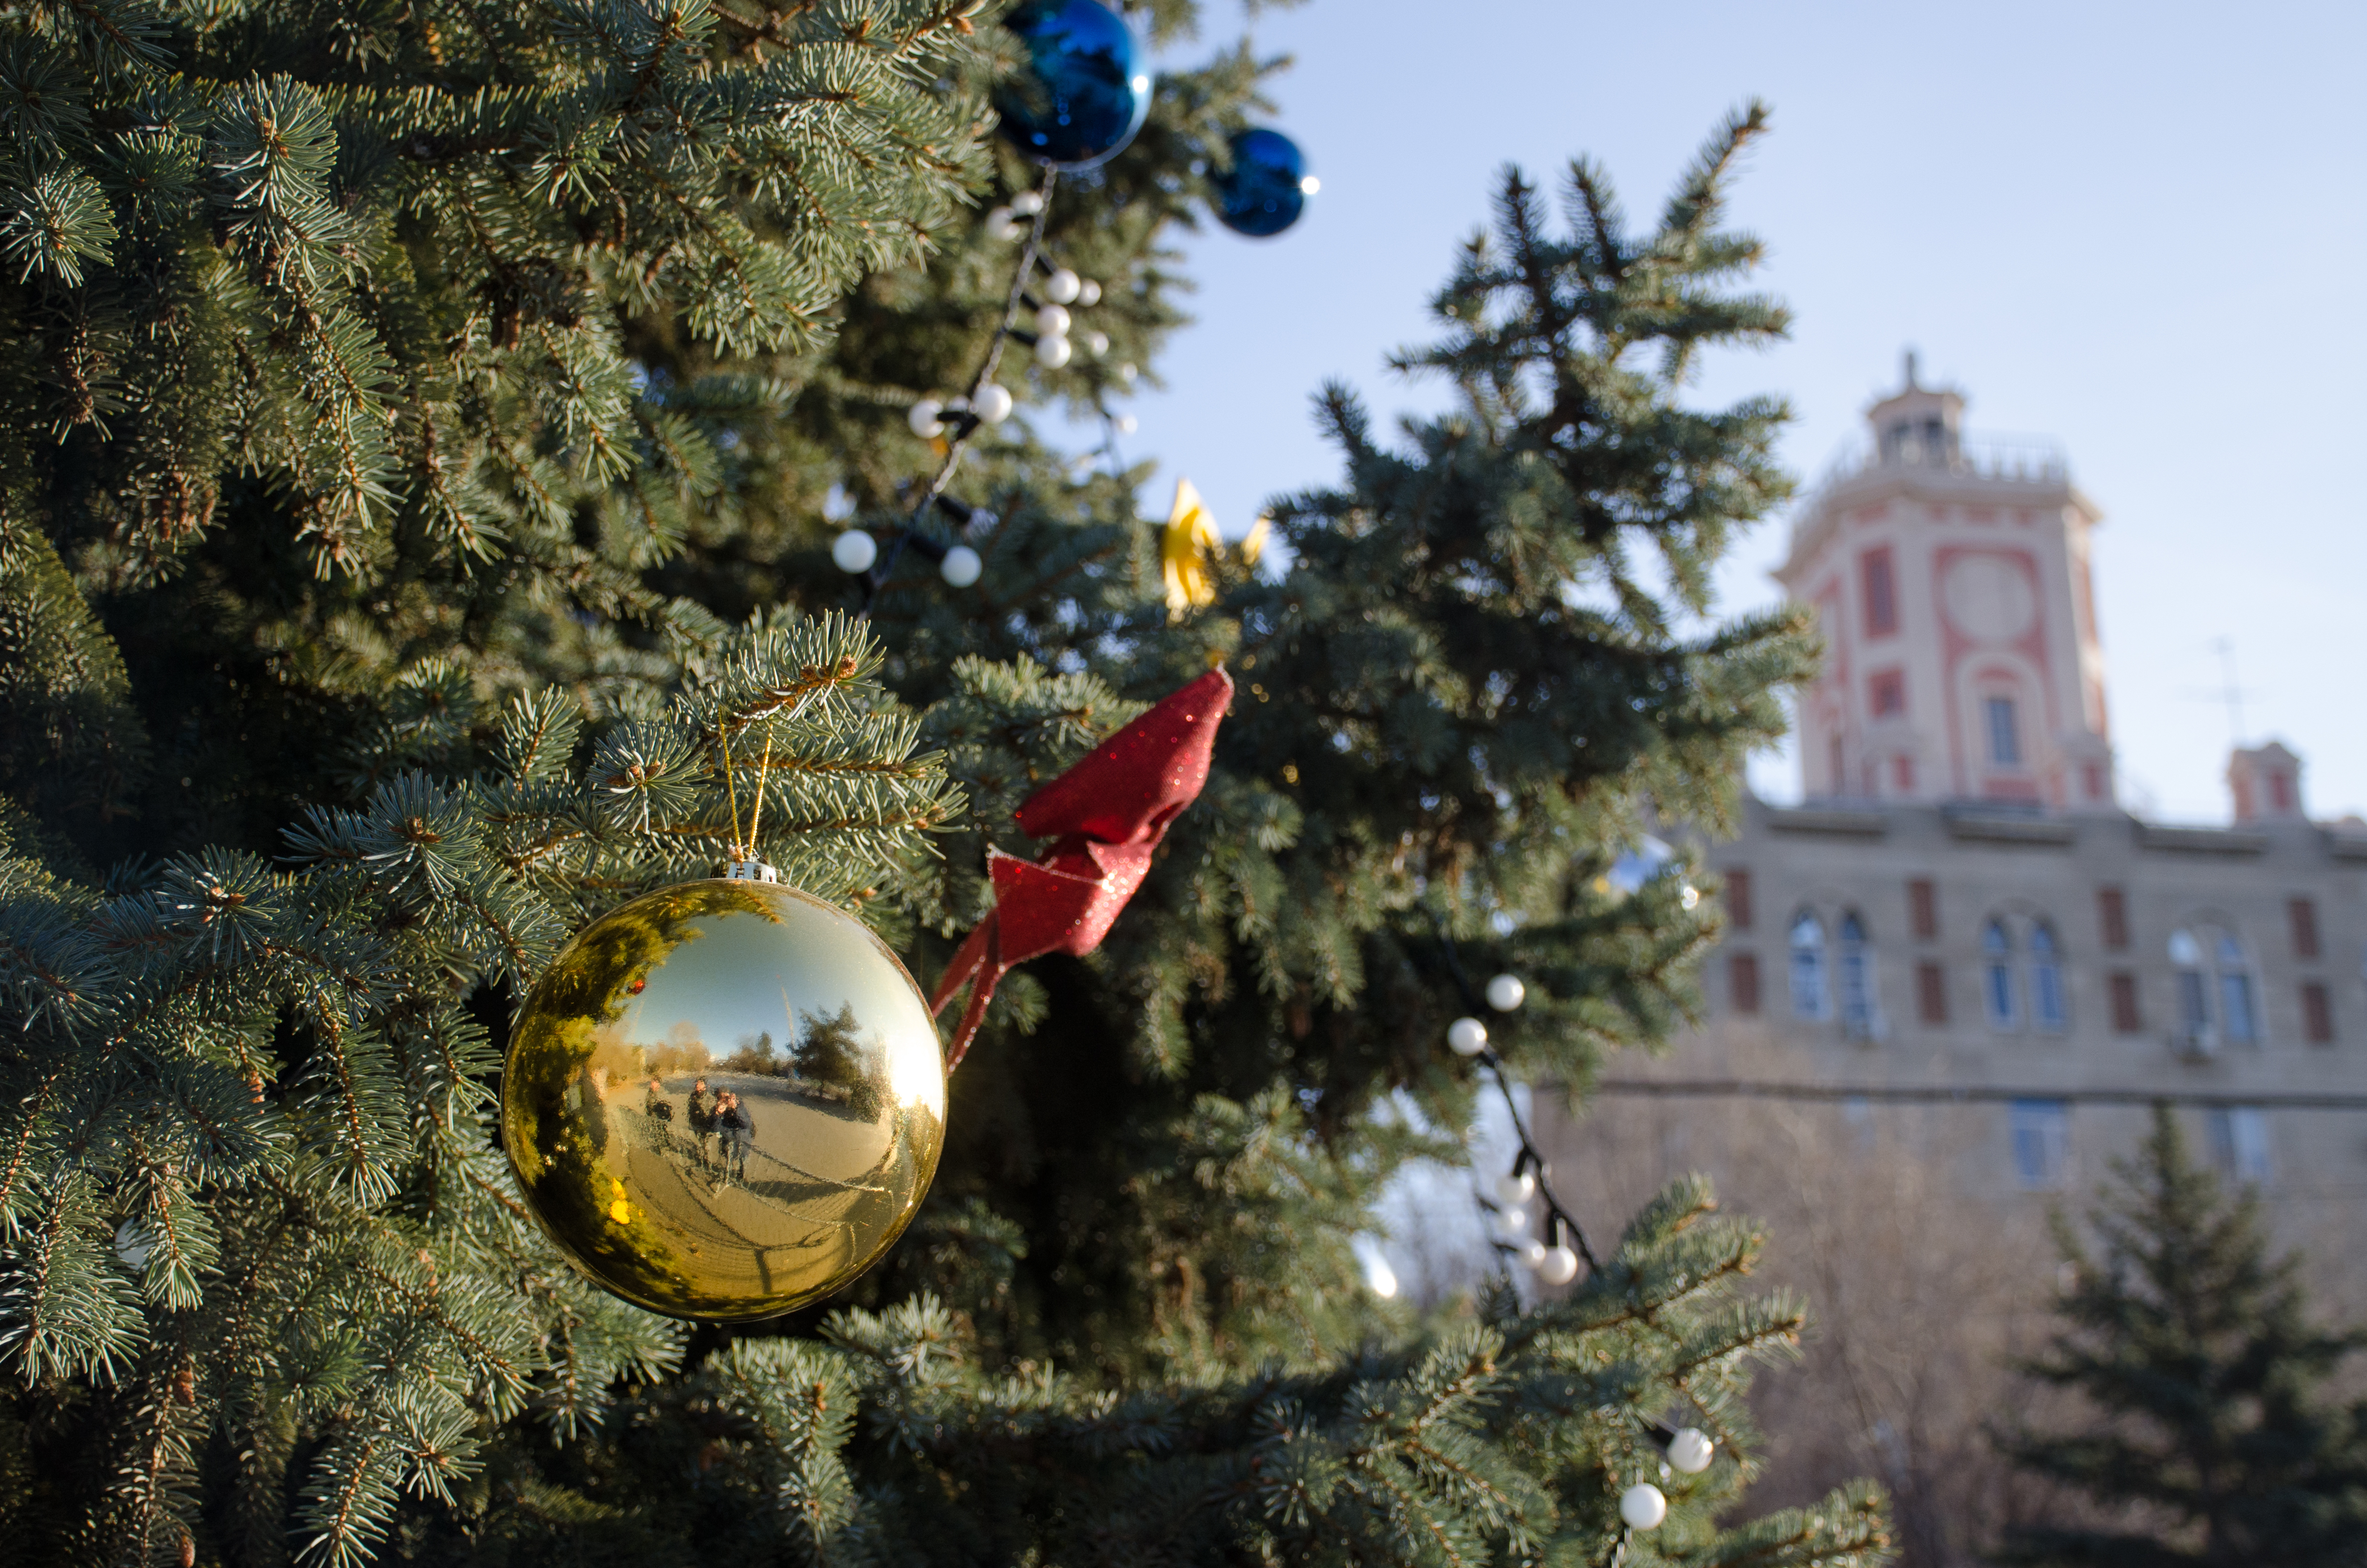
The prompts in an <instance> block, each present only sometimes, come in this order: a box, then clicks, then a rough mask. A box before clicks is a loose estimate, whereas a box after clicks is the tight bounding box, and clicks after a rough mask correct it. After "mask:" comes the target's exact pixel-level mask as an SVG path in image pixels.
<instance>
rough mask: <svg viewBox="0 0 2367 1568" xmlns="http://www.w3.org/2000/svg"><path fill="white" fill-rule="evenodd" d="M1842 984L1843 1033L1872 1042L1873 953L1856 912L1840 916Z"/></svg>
mask: <svg viewBox="0 0 2367 1568" xmlns="http://www.w3.org/2000/svg"><path fill="white" fill-rule="evenodd" d="M1840 981H1841V985H1840V991H1841V1032H1842V1033H1844V1034H1846V1035H1848V1036H1849V1037H1850V1038H1851V1039H1852V1040H1872V1039H1873V1038H1874V953H1873V951H1872V949H1869V948H1868V947H1867V945H1866V940H1865V926H1864V923H1863V922H1862V921H1861V920H1859V919H1858V917H1857V914H1856V912H1855V911H1854V910H1852V912H1851V913H1849V914H1847V915H1842V916H1841V941H1840Z"/></svg>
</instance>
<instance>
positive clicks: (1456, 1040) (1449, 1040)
mask: <svg viewBox="0 0 2367 1568" xmlns="http://www.w3.org/2000/svg"><path fill="white" fill-rule="evenodd" d="M1446 1044H1447V1048H1448V1049H1449V1050H1451V1051H1454V1052H1455V1055H1457V1056H1477V1055H1478V1054H1479V1053H1480V1052H1481V1051H1485V1050H1487V1049H1488V1026H1487V1025H1485V1024H1483V1023H1481V1022H1480V1021H1479V1020H1478V1019H1477V1018H1457V1019H1455V1021H1454V1022H1453V1023H1451V1024H1449V1025H1447V1026H1446Z"/></svg>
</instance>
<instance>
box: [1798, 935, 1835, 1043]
mask: <svg viewBox="0 0 2367 1568" xmlns="http://www.w3.org/2000/svg"><path fill="white" fill-rule="evenodd" d="M1792 1011H1793V1013H1794V1014H1795V1015H1796V1016H1798V1017H1803V1018H1824V1017H1830V1016H1831V1012H1832V1007H1831V1004H1830V1001H1829V998H1828V997H1827V996H1826V994H1825V927H1824V923H1823V922H1821V921H1819V920H1818V918H1817V917H1816V916H1815V915H1811V914H1809V913H1808V912H1807V911H1806V910H1805V909H1804V910H1802V911H1800V913H1799V915H1798V916H1797V917H1795V919H1794V920H1793V922H1792Z"/></svg>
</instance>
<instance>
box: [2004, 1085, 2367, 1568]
mask: <svg viewBox="0 0 2367 1568" xmlns="http://www.w3.org/2000/svg"><path fill="white" fill-rule="evenodd" d="M2114 1176H2115V1178H2116V1179H2115V1181H2114V1182H2113V1184H2112V1186H2111V1187H2109V1188H2108V1189H2107V1190H2106V1192H2105V1194H2104V1196H2103V1198H2102V1199H2101V1202H2100V1203H2099V1205H2098V1206H2097V1208H2096V1209H2095V1210H2093V1211H2092V1212H2091V1213H2090V1216H2089V1229H2090V1231H2091V1232H2092V1233H2093V1234H2094V1243H2095V1244H2094V1246H2093V1248H2092V1249H2091V1247H2090V1245H2089V1244H2087V1242H2086V1241H2085V1240H2083V1238H2081V1237H2080V1236H2078V1234H2077V1233H2075V1232H2074V1231H2073V1230H2072V1229H2071V1227H2070V1226H2069V1225H2068V1224H2067V1222H2065V1221H2063V1220H2062V1219H2061V1217H2059V1216H2058V1217H2057V1220H2056V1231H2057V1234H2058V1237H2059V1240H2060V1242H2061V1245H2062V1249H2063V1257H2064V1261H2065V1263H2066V1265H2067V1272H2068V1275H2069V1277H2070V1283H2069V1286H2068V1288H2067V1290H2065V1291H2064V1292H2063V1295H2062V1299H2061V1301H2059V1302H2058V1304H2057V1306H2056V1312H2057V1313H2058V1314H2059V1315H2060V1317H2061V1318H2062V1326H2061V1328H2060V1329H2059V1330H2058V1332H2057V1333H2056V1337H2055V1342H2054V1344H2053V1345H2052V1346H2050V1347H2049V1349H2048V1351H2047V1352H2046V1354H2044V1356H2041V1357H2038V1358H2035V1359H2033V1360H2032V1361H2030V1362H2028V1363H2027V1364H2026V1366H2025V1368H2024V1369H2025V1370H2026V1371H2028V1372H2029V1373H2030V1374H2031V1375H2032V1376H2033V1377H2035V1378H2037V1379H2039V1380H2040V1381H2043V1382H2044V1383H2048V1384H2051V1385H2053V1386H2055V1387H2056V1388H2060V1389H2066V1390H2069V1391H2071V1392H2074V1393H2076V1394H2077V1395H2078V1396H2079V1398H2080V1401H2081V1403H2082V1404H2083V1405H2084V1406H2085V1407H2086V1411H2087V1414H2088V1416H2089V1419H2088V1422H2087V1424H2086V1425H2085V1426H2084V1427H2083V1428H2082V1429H2079V1430H2074V1431H2047V1430H2041V1429H2038V1428H2034V1427H2033V1426H2028V1425H2017V1426H2011V1427H2009V1428H2007V1429H2005V1430H2004V1431H2002V1432H2001V1433H2000V1434H1999V1442H2000V1444H2001V1446H2002V1447H2003V1449H2004V1450H2005V1452H2006V1453H2007V1454H2008V1455H2009V1456H2010V1457H2011V1458H2012V1459H2013V1460H2015V1461H2016V1462H2017V1463H2018V1464H2020V1465H2021V1466H2022V1467H2023V1468H2024V1469H2025V1470H2027V1471H2030V1472H2031V1473H2032V1474H2033V1475H2035V1476H2038V1477H2041V1478H2043V1479H2044V1480H2047V1481H2051V1482H2053V1483H2056V1484H2057V1485H2058V1486H2060V1487H2062V1488H2064V1489H2066V1490H2067V1492H2069V1493H2071V1494H2077V1495H2078V1496H2079V1497H2080V1498H2081V1500H2082V1501H2083V1502H2085V1503H2086V1504H2088V1505H2090V1513H2091V1516H2092V1517H2093V1518H2094V1519H2095V1520H2096V1522H2093V1523H2085V1524H2081V1525H2077V1526H2021V1527H2016V1528H2012V1529H2010V1530H2009V1531H2008V1532H2007V1534H2006V1537H2005V1539H2004V1541H2003V1543H2002V1545H2001V1547H2000V1549H1999V1551H1998V1552H1997V1553H1996V1556H1997V1558H1998V1561H1999V1562H2019V1563H2029V1564H2033V1565H2039V1564H2047V1565H2059V1568H2072V1565H2074V1564H2099V1565H2116V1568H2117V1565H2125V1568H2172V1565H2174V1564H2195V1565H2198V1568H2199V1565H2203V1564H2209V1565H2212V1568H2236V1565H2237V1564H2239V1563H2241V1564H2250V1563H2262V1562H2275V1563H2279V1564H2292V1565H2293V1568H2304V1565H2319V1564H2323V1565H2325V1568H2334V1565H2336V1564H2356V1563H2359V1562H2367V1403H2361V1404H2355V1405H2352V1406H2350V1407H2348V1408H2344V1407H2342V1406H2340V1405H2339V1404H2337V1403H2335V1402H2334V1401H2333V1400H2332V1399H2330V1398H2329V1397H2328V1390H2327V1385H2328V1384H2329V1382H2330V1381H2332V1380H2333V1379H2334V1378H2335V1376H2336V1374H2337V1373H2338V1372H2339V1369H2340V1368H2341V1367H2342V1365H2343V1363H2344V1362H2345V1361H2347V1360H2348V1359H2349V1358H2350V1357H2352V1356H2354V1355H2356V1354H2357V1353H2358V1352H2359V1351H2360V1350H2361V1348H2362V1347H2367V1335H2360V1334H2357V1333H2334V1332H2331V1331H2328V1330H2327V1329H2324V1328H2321V1327H2319V1326H2317V1325H2316V1324H2313V1323H2311V1322H2310V1320H2309V1316H2308V1313H2307V1312H2306V1310H2305V1304H2304V1301H2303V1297H2302V1290H2301V1287H2300V1285H2299V1284H2298V1283H2297V1282H2296V1279H2295V1275H2296V1273H2297V1271H2298V1268H2299V1260H2298V1259H2297V1258H2293V1257H2287V1258H2283V1259H2282V1260H2273V1261H2272V1260H2271V1257H2270V1256H2269V1239H2268V1235H2267V1233H2266V1230H2265V1228H2264V1226H2263V1224H2262V1221H2261V1213H2260V1206H2259V1199H2257V1198H2256V1197H2255V1196H2254V1195H2253V1194H2251V1193H2249V1192H2245V1193H2239V1194H2235V1195H2230V1194H2228V1193H2226V1192H2225V1191H2223V1190H2222V1188H2221V1187H2220V1185H2219V1182H2218V1180H2217V1178H2216V1177H2214V1176H2213V1175H2212V1173H2211V1172H2210V1171H2208V1170H2205V1169H2203V1168H2201V1167H2199V1166H2197V1165H2195V1164H2194V1163H2193V1162H2192V1160H2191V1157H2190V1156H2189V1154H2188V1153H2187V1148H2186V1140H2185V1137H2184V1135H2183V1134H2182V1133H2181V1132H2180V1130H2179V1125H2178V1122H2177V1119H2175V1118H2174V1117H2173V1116H2172V1115H2171V1113H2170V1111H2169V1108H2167V1107H2157V1108H2156V1109H2155V1111H2154V1122H2153V1131H2152V1133H2151V1134H2150V1135H2149V1136H2148V1137H2147V1138H2146V1142H2145V1145H2144V1148H2143V1149H2142V1150H2141V1152H2140V1153H2139V1155H2138V1157H2137V1158H2136V1159H2135V1160H2132V1161H2127V1162H2116V1163H2115V1165H2114Z"/></svg>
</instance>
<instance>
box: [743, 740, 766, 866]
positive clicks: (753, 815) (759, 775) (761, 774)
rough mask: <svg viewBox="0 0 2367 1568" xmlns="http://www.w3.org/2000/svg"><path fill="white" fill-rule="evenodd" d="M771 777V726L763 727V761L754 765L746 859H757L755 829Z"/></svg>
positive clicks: (761, 814)
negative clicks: (754, 783)
mask: <svg viewBox="0 0 2367 1568" xmlns="http://www.w3.org/2000/svg"><path fill="white" fill-rule="evenodd" d="M772 776H773V726H772V725H770V724H767V725H765V726H764V760H763V761H762V762H760V763H758V764H757V765H756V803H755V804H754V805H753V806H752V807H751V808H749V812H748V854H747V857H746V858H748V859H751V860H753V859H755V858H757V848H756V829H757V827H758V826H759V825H760V824H762V823H763V822H764V781H765V780H766V779H768V778H772Z"/></svg>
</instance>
